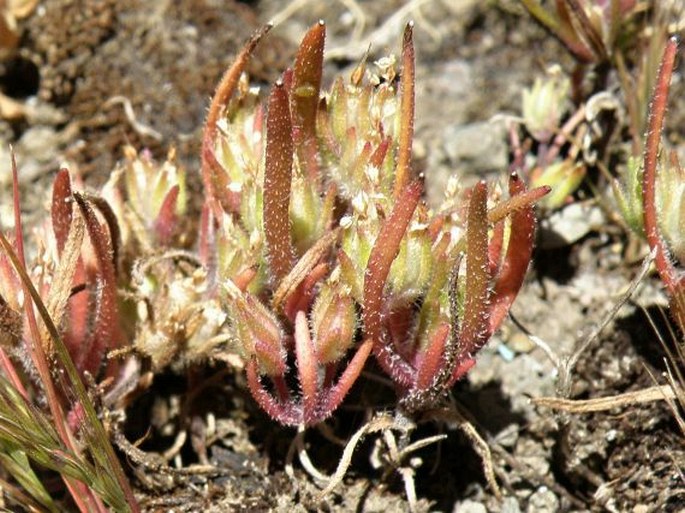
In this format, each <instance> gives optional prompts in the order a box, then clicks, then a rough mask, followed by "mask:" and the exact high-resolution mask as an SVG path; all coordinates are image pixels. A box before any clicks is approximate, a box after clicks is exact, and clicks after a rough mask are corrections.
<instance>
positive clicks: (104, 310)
mask: <svg viewBox="0 0 685 513" xmlns="http://www.w3.org/2000/svg"><path fill="white" fill-rule="evenodd" d="M74 199H75V200H76V204H77V205H78V207H79V209H80V211H81V215H82V216H83V219H84V221H85V225H86V230H87V231H88V237H89V239H90V242H91V244H92V247H93V251H94V253H95V260H96V262H97V267H98V269H97V281H98V283H97V286H96V287H95V291H94V300H95V315H94V319H93V331H92V333H91V335H90V336H89V337H88V338H87V339H86V340H85V341H84V342H83V344H82V346H81V347H79V353H78V356H77V359H76V362H75V363H76V366H77V368H79V369H80V370H81V371H84V370H87V371H88V372H90V373H91V374H93V375H97V373H98V369H99V368H100V365H101V364H102V362H103V359H104V355H105V351H107V350H108V349H112V348H114V347H116V346H117V345H118V344H119V343H121V332H120V326H119V312H118V305H117V283H116V271H115V267H114V254H113V249H112V244H111V242H110V241H111V239H110V234H109V233H107V231H106V230H105V229H104V228H103V227H102V225H101V224H100V221H99V220H98V218H97V216H96V215H95V211H94V210H93V208H92V207H91V206H90V204H89V203H88V201H87V200H86V199H85V198H84V197H83V196H82V195H81V194H79V193H75V194H74Z"/></svg>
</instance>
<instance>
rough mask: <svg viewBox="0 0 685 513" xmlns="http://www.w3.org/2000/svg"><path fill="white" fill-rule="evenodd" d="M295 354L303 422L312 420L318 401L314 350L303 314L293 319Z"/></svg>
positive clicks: (299, 313)
mask: <svg viewBox="0 0 685 513" xmlns="http://www.w3.org/2000/svg"><path fill="white" fill-rule="evenodd" d="M295 354H296V358H297V375H298V378H299V381H300V387H301V388H302V415H303V418H304V421H305V422H311V421H312V420H314V417H315V414H316V411H315V407H316V403H317V400H318V386H317V385H318V383H317V380H318V378H317V372H318V366H317V361H316V350H315V349H314V344H313V343H312V338H311V335H310V333H309V324H308V323H307V316H306V314H305V313H304V312H302V311H299V312H297V316H296V317H295Z"/></svg>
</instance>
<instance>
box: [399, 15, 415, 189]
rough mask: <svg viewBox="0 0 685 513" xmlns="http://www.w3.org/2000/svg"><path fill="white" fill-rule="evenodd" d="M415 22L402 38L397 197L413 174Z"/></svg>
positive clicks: (410, 24) (409, 25) (410, 23)
mask: <svg viewBox="0 0 685 513" xmlns="http://www.w3.org/2000/svg"><path fill="white" fill-rule="evenodd" d="M413 32H414V22H411V21H410V22H409V23H407V25H406V26H405V27H404V36H403V38H402V75H401V77H400V95H401V96H400V134H399V146H398V148H397V171H396V172H395V185H394V191H395V197H396V198H397V197H399V195H400V194H401V193H402V191H403V190H404V188H405V187H406V185H407V183H409V178H410V174H411V154H412V141H413V139H414V111H415V106H414V102H415V99H414V88H415V83H416V64H415V59H414V35H413Z"/></svg>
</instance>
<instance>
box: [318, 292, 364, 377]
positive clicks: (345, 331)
mask: <svg viewBox="0 0 685 513" xmlns="http://www.w3.org/2000/svg"><path fill="white" fill-rule="evenodd" d="M311 323H312V329H313V332H314V340H315V343H316V352H317V359H318V361H319V363H322V364H327V363H330V362H335V361H337V360H340V359H341V358H342V357H343V356H345V353H346V351H347V349H348V348H349V347H350V345H351V344H352V342H353V341H354V335H355V331H356V327H357V315H356V312H355V309H354V301H353V300H352V297H351V296H350V293H349V290H347V289H346V288H345V287H342V286H340V285H338V286H336V287H335V288H333V286H331V285H329V284H326V285H324V287H323V288H322V289H321V291H320V292H319V295H318V296H317V298H316V302H315V303H314V307H313V309H312V314H311Z"/></svg>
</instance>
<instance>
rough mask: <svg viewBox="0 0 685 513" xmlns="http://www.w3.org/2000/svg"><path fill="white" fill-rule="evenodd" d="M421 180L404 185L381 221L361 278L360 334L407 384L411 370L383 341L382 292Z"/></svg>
mask: <svg viewBox="0 0 685 513" xmlns="http://www.w3.org/2000/svg"><path fill="white" fill-rule="evenodd" d="M421 189H422V187H421V183H420V182H418V181H415V182H412V183H410V184H409V185H407V186H406V187H405V188H404V190H403V191H402V193H401V194H400V196H399V197H398V198H397V202H396V203H395V206H394V208H393V210H392V213H391V214H390V216H389V217H388V218H387V219H386V220H385V222H384V223H383V226H382V228H381V230H380V232H379V234H378V237H377V238H376V242H375V243H374V246H373V249H372V250H371V255H370V256H369V262H368V264H367V267H366V273H365V275H364V276H365V277H364V304H363V306H364V310H363V315H362V318H363V321H364V333H365V336H366V338H368V339H371V340H372V341H373V344H374V348H373V349H374V355H375V356H376V358H377V359H378V361H379V363H380V364H381V366H383V368H384V369H385V370H386V372H388V374H390V375H391V376H392V377H393V379H394V381H395V382H396V383H398V384H400V385H401V386H404V387H408V386H410V385H411V383H412V382H413V370H412V368H411V367H410V366H409V365H408V364H407V363H406V362H403V361H401V360H400V359H398V358H395V355H394V354H393V351H392V349H391V348H390V347H389V346H388V345H387V344H386V340H385V336H384V333H383V325H382V311H383V299H384V297H383V291H384V289H385V282H386V280H387V278H388V273H389V272H390V266H391V265H392V262H393V261H394V260H395V257H396V256H397V254H398V253H399V250H400V243H401V242H402V238H403V237H404V235H405V233H406V232H407V228H408V227H409V222H410V221H411V218H412V216H413V215H414V210H416V206H417V205H418V202H419V199H420V198H421Z"/></svg>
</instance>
